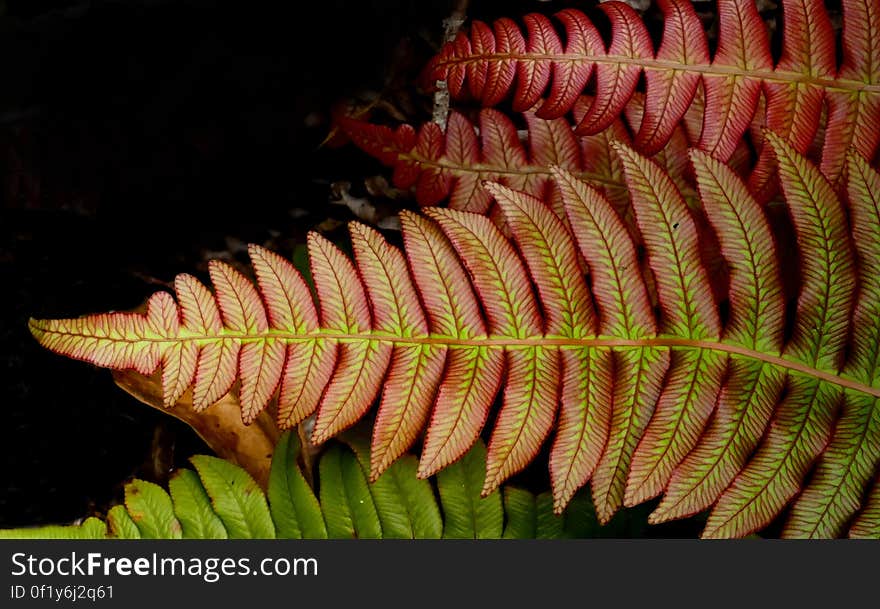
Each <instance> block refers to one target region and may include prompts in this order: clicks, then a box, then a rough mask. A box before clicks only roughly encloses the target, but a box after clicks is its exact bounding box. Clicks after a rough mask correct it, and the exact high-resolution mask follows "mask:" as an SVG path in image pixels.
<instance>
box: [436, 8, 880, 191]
mask: <svg viewBox="0 0 880 609" xmlns="http://www.w3.org/2000/svg"><path fill="white" fill-rule="evenodd" d="M658 5H659V7H660V9H661V10H662V11H663V14H664V18H665V20H664V30H663V39H662V43H661V44H660V46H659V48H658V49H657V51H656V53H655V52H654V49H653V47H652V44H651V42H650V38H649V36H648V33H647V30H646V29H645V26H644V25H643V23H642V21H641V20H640V19H639V17H638V16H637V14H636V13H635V12H634V11H633V10H632V9H630V8H629V7H628V6H627V5H625V4H622V3H618V2H606V3H603V4H601V5H600V8H601V9H602V10H603V11H604V12H605V14H606V15H607V16H608V18H609V19H610V21H611V40H610V44H609V45H608V46H607V48H606V46H605V44H604V41H603V40H602V39H601V37H600V35H599V33H598V31H597V30H596V27H595V26H594V25H593V23H592V21H591V20H590V19H589V18H588V17H587V16H586V15H585V14H584V13H582V12H580V11H577V10H573V9H566V10H563V11H561V12H560V13H558V14H557V15H556V19H557V21H558V22H559V24H560V26H561V29H562V30H563V31H564V34H565V40H566V44H565V46H564V47H563V44H562V42H561V40H560V36H559V34H558V33H557V31H556V29H555V26H554V24H553V23H552V22H551V21H550V19H548V18H547V17H544V16H542V15H538V14H533V15H527V16H526V17H525V18H524V19H523V23H524V25H525V30H526V31H525V34H523V32H522V31H521V30H520V28H519V27H518V26H516V25H515V24H514V23H513V22H512V21H510V20H508V19H502V20H499V21H498V22H496V23H495V25H494V27H493V28H492V29H490V28H489V27H488V26H486V25H485V24H483V23H479V22H475V23H474V24H473V25H472V26H471V32H470V36H468V35H467V34H466V33H461V34H459V36H458V38H457V39H456V40H454V41H453V42H450V43H448V44H447V45H446V46H445V47H444V48H443V49H442V50H441V51H440V53H439V54H438V55H437V57H435V58H434V60H433V61H432V62H431V67H430V69H431V73H432V76H433V78H436V79H439V80H445V81H446V82H447V83H448V86H449V90H450V92H451V94H452V96H453V97H456V98H460V97H462V96H464V95H466V94H469V95H471V96H473V97H475V98H476V99H478V100H479V101H480V102H481V103H482V104H483V105H487V106H488V105H494V104H496V103H498V102H499V101H500V100H502V99H504V98H505V97H506V96H507V94H508V93H509V91H510V90H513V106H514V108H515V109H517V110H521V111H524V110H526V109H528V108H531V107H532V106H533V105H535V104H537V103H538V102H539V101H541V97H543V96H544V95H547V98H546V100H544V101H543V102H542V103H541V105H540V107H539V108H538V110H537V116H539V117H541V118H545V119H553V118H558V117H560V116H562V115H563V114H564V113H566V112H567V111H568V110H570V109H571V108H572V106H573V104H574V102H575V100H576V99H577V98H578V96H579V95H580V94H581V93H582V92H584V90H585V87H586V86H587V84H588V83H589V82H591V79H592V81H593V82H594V83H595V84H594V87H595V93H594V96H595V97H594V101H593V103H592V105H591V107H590V108H589V110H588V111H587V112H586V113H585V115H584V116H583V118H582V119H581V120H580V122H579V124H578V127H577V133H579V134H596V133H599V132H600V131H602V130H603V129H605V128H606V127H608V126H609V125H610V124H611V123H612V122H613V121H614V120H615V119H616V118H617V117H618V116H619V115H620V113H621V112H622V111H623V109H624V107H625V105H626V104H627V102H628V101H629V100H630V98H631V97H632V95H633V93H634V92H635V90H636V85H637V82H638V78H639V75H640V74H641V73H642V72H644V74H645V80H646V91H645V106H644V109H645V111H644V118H643V120H642V122H641V124H640V125H639V127H638V134H637V136H636V138H635V145H636V148H638V149H639V150H640V151H641V152H643V153H645V154H649V155H650V154H654V153H656V152H657V151H659V150H660V149H661V148H662V147H663V146H664V145H665V144H666V142H667V141H668V140H669V138H670V136H671V134H672V131H673V129H674V128H675V126H676V125H677V124H678V122H679V121H680V120H681V119H682V118H683V117H684V116H685V113H686V112H687V110H688V107H689V106H690V105H691V103H692V101H693V99H694V96H695V94H696V93H697V91H698V87H699V85H700V83H702V86H703V88H704V90H705V111H704V114H703V121H702V131H701V135H700V141H699V147H700V148H701V149H702V150H704V151H706V152H708V153H710V154H711V155H712V156H715V157H717V158H719V159H721V160H723V161H727V160H729V159H730V158H731V155H733V153H734V150H735V149H736V147H737V145H738V143H739V141H740V139H741V137H742V136H743V134H744V133H745V132H746V130H747V129H748V128H749V125H750V123H751V122H752V120H753V117H755V113H756V111H757V110H758V108H759V98H760V94H761V92H762V91H763V94H764V97H765V98H766V103H764V104H763V113H764V114H763V116H762V117H761V119H762V123H763V124H764V125H765V126H766V127H768V128H769V129H770V130H771V131H773V132H775V133H777V134H779V135H780V136H782V137H783V138H785V139H786V140H787V141H788V142H790V143H791V144H792V145H793V146H794V148H795V150H796V151H797V152H799V153H801V154H805V153H806V152H807V151H808V149H809V148H810V145H811V143H812V142H813V139H814V136H815V135H816V133H817V131H819V130H820V127H822V129H821V131H822V132H823V133H824V143H823V145H822V153H821V169H822V172H823V173H824V175H825V176H826V177H827V178H828V180H829V181H830V182H831V183H832V185H836V184H837V182H838V181H839V179H840V177H841V175H842V174H843V169H844V165H845V157H846V152H847V150H848V149H849V148H851V147H852V148H855V150H856V151H857V152H858V153H859V154H860V155H861V156H862V157H864V158H866V159H873V157H874V154H875V153H876V152H877V148H878V144H880V1H878V0H869V1H867V2H862V1H859V0H843V2H842V6H843V33H842V35H841V43H842V46H843V60H842V62H841V64H840V65H839V66H838V65H837V60H836V51H835V40H834V34H833V30H832V27H831V21H830V18H829V15H828V12H827V11H826V9H825V7H824V4H823V3H822V1H821V0H783V2H782V7H783V42H782V54H781V57H780V58H779V60H778V61H777V62H776V63H775V65H774V62H773V59H772V56H771V53H770V42H769V37H768V34H767V31H766V28H765V26H764V23H763V22H762V21H761V19H760V17H759V16H758V12H757V8H756V6H755V3H754V2H753V0H718V14H719V29H718V32H719V35H718V48H717V50H716V51H715V53H714V56H713V57H711V58H710V56H709V51H708V45H707V42H706V36H705V33H704V31H703V27H702V25H701V23H700V21H699V19H698V18H697V16H696V13H695V12H694V9H693V7H692V5H691V3H690V2H688V1H686V0H658ZM489 74H491V75H493V77H492V78H488V77H484V75H489ZM825 104H827V107H828V111H827V113H826V114H825V118H824V122H823V107H824V105H825ZM773 161H774V157H773V154H772V153H771V151H770V149H769V148H767V147H764V146H762V148H761V155H760V158H759V161H758V164H757V166H756V167H755V170H754V172H753V174H752V176H751V179H750V187H751V189H752V191H753V192H755V193H758V194H759V195H760V196H761V198H765V196H766V195H767V193H768V192H769V190H768V189H769V188H771V183H770V178H771V177H772V176H773V175H774V167H775V165H774V163H773Z"/></svg>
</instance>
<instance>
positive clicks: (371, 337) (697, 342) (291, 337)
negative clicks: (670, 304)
mask: <svg viewBox="0 0 880 609" xmlns="http://www.w3.org/2000/svg"><path fill="white" fill-rule="evenodd" d="M38 323H39V322H36V323H35V322H34V321H33V320H32V321H31V329H32V331H34V332H36V333H38V334H53V335H56V336H71V337H76V338H84V339H93V340H107V341H113V342H126V343H179V342H188V341H191V342H195V343H197V344H206V343H212V342H216V341H225V340H239V341H241V342H242V343H246V342H257V341H265V340H269V339H276V340H283V341H286V342H292V343H300V342H308V341H318V340H335V341H338V342H360V341H376V342H382V343H391V344H392V345H440V346H445V347H448V348H450V349H462V348H475V347H498V348H506V349H511V348H513V349H516V348H535V347H572V348H584V349H586V348H590V347H593V348H596V349H612V348H617V349H627V348H642V347H653V348H678V349H706V350H710V351H719V352H723V353H727V354H730V355H737V356H741V357H745V358H748V359H752V360H757V361H761V362H766V363H769V364H772V365H774V366H777V367H779V368H783V369H785V370H788V371H791V372H795V373H800V374H803V375H805V376H810V377H813V378H816V379H819V380H822V381H825V382H827V383H830V384H832V385H838V386H840V387H844V388H847V389H851V390H853V391H857V392H859V393H864V394H867V395H871V396H874V397H880V387H873V386H871V385H868V384H866V383H863V382H860V381H858V380H855V379H854V378H851V377H849V376H840V375H838V374H835V373H833V372H828V371H826V370H821V369H818V368H814V367H812V366H809V365H807V364H804V363H802V362H799V361H796V360H792V359H790V358H786V357H783V356H781V355H774V354H771V353H763V352H760V351H755V350H753V349H749V348H747V347H744V346H742V345H739V344H737V343H733V342H724V341H713V340H706V339H691V338H682V337H678V336H654V337H649V338H619V337H607V336H596V337H588V338H569V337H563V336H533V337H526V338H513V337H508V336H496V335H493V336H486V337H471V338H458V337H450V336H441V335H436V334H429V335H424V336H395V335H391V334H387V333H380V332H370V333H360V334H357V333H345V332H338V331H329V332H322V331H318V332H314V333H308V334H295V333H290V332H285V331H282V330H273V329H269V330H267V331H265V332H262V333H257V334H246V333H242V332H230V331H225V332H222V333H220V334H216V335H212V336H205V335H197V336H186V335H184V336H177V337H171V338H167V337H158V336H157V337H134V338H111V337H107V336H96V335H87V334H77V333H73V332H58V331H56V330H52V329H42V328H40V326H39V325H38ZM181 330H183V329H182V328H181Z"/></svg>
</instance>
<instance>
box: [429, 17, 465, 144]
mask: <svg viewBox="0 0 880 609" xmlns="http://www.w3.org/2000/svg"><path fill="white" fill-rule="evenodd" d="M468 2H469V0H456V2H455V6H453V8H452V14H450V15H449V17H447V18H446V19H444V20H443V42H452V40H454V39H455V36H456V34H458V31H459V30H460V29H461V26H462V25H463V24H464V21H465V19H466V18H467V7H468ZM434 86H435V87H436V90H435V91H434V109H433V112H432V114H431V120H432V121H433V122H435V123H437V124H438V125H440V128H441V129H443V130H444V131H445V130H446V119H447V118H448V117H449V89H448V88H447V86H446V81H445V80H438V81H436V82H435V83H434Z"/></svg>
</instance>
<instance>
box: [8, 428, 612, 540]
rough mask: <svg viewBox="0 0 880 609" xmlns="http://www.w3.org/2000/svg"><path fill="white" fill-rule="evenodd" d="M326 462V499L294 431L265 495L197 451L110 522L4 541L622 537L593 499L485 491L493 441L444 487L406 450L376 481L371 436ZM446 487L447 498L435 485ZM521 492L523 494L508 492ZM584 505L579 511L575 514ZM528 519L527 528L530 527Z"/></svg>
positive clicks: (136, 494)
mask: <svg viewBox="0 0 880 609" xmlns="http://www.w3.org/2000/svg"><path fill="white" fill-rule="evenodd" d="M344 442H345V444H347V445H348V446H345V445H344V444H339V443H334V444H333V445H332V446H331V447H330V448H329V449H328V450H327V451H325V452H324V453H323V454H322V455H321V457H320V460H319V462H318V474H319V479H318V480H317V484H318V486H319V487H320V495H321V498H320V500H319V499H318V498H317V497H316V496H315V493H314V491H313V490H312V488H311V487H310V486H309V485H308V484H307V483H306V481H305V478H304V477H303V473H302V470H301V469H300V466H299V464H298V462H297V459H298V457H299V451H300V446H299V441H298V440H297V438H296V435H295V434H291V433H285V434H283V435H282V436H281V438H280V439H279V442H278V446H277V447H276V449H275V452H274V455H273V458H272V476H271V478H270V480H269V488H268V492H267V494H263V491H262V490H261V489H260V488H259V487H258V486H257V484H256V483H255V482H254V480H253V479H252V478H251V477H250V476H249V475H248V474H247V472H245V471H244V470H243V469H241V468H239V467H238V466H236V465H233V464H232V463H229V462H227V461H224V460H222V459H217V458H216V457H209V456H206V455H196V456H194V457H192V459H191V462H192V464H193V466H194V467H195V471H193V470H189V469H178V470H175V472H174V474H173V475H172V478H171V480H170V481H169V484H168V492H166V491H165V489H163V488H162V487H160V486H158V485H156V484H153V483H151V482H146V481H144V480H137V479H135V480H132V481H130V482H128V483H127V484H126V485H125V502H124V503H122V504H119V505H115V506H113V507H112V508H111V509H110V510H109V511H108V513H107V518H106V523H105V522H103V521H101V520H100V519H99V518H97V517H94V516H92V517H89V518H87V519H85V520H84V521H83V523H82V524H78V525H69V526H44V527H34V528H21V529H6V530H0V539H51V538H59V539H103V538H108V537H109V538H116V539H181V538H183V539H227V538H233V539H242V538H255V537H256V538H275V537H278V538H280V539H327V538H328V537H330V538H336V539H351V538H353V537H356V538H368V537H374V538H381V539H439V538H440V537H446V538H456V539H466V538H470V539H485V538H501V537H502V530H503V531H504V534H503V537H505V538H517V539H529V538H561V537H597V536H599V535H608V534H611V535H618V536H619V534H620V533H618V532H617V530H618V528H619V527H617V526H614V527H606V528H604V529H603V528H602V527H600V526H599V525H598V522H597V521H596V519H595V516H593V515H592V508H591V506H590V505H589V501H588V500H586V499H585V498H583V497H580V498H579V500H578V501H577V504H575V503H573V504H572V506H571V507H570V508H569V510H568V511H567V512H566V513H565V514H563V515H561V516H558V515H556V514H554V513H553V508H552V505H551V503H550V502H549V501H548V497H547V494H546V493H544V494H542V495H538V496H537V497H536V496H535V495H533V494H532V493H530V492H528V491H526V490H522V489H518V488H515V487H506V488H504V489H503V493H504V497H505V501H504V502H503V503H502V493H501V492H495V493H492V494H491V495H490V496H489V497H486V498H481V497H480V489H481V488H482V484H483V483H482V479H483V475H484V472H485V468H486V448H485V446H484V445H483V444H482V443H481V442H478V443H477V444H475V445H474V447H473V448H472V449H471V450H470V451H468V453H467V454H466V455H465V456H464V457H463V458H462V459H461V460H460V461H459V462H458V463H456V464H455V465H453V466H451V467H448V468H446V469H445V470H443V472H442V474H441V475H440V476H439V477H438V478H437V481H436V486H437V488H436V489H435V487H434V486H433V484H432V483H431V482H430V481H428V480H422V479H419V478H418V477H416V459H415V457H413V456H412V455H406V456H405V457H403V458H402V459H400V460H398V461H397V462H395V463H394V465H393V466H391V467H390V468H389V469H388V471H386V472H385V473H384V474H383V475H382V476H381V477H379V478H378V479H377V480H376V481H375V482H372V483H368V482H367V479H366V475H367V472H368V471H369V467H370V462H371V457H370V454H369V445H368V442H363V441H362V439H361V438H360V436H359V435H358V434H356V433H347V434H346V435H345V438H344ZM438 490H439V498H440V499H439V501H438V500H437V499H436V498H435V492H436V491H438ZM511 497H515V498H516V501H513V500H509V499H508V498H511ZM574 510H577V512H578V514H576V515H575V514H573V513H572V512H573V511H574ZM527 524H528V525H529V526H526V525H527Z"/></svg>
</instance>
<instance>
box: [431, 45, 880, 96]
mask: <svg viewBox="0 0 880 609" xmlns="http://www.w3.org/2000/svg"><path fill="white" fill-rule="evenodd" d="M486 61H493V62H498V61H535V62H537V61H550V62H552V63H563V62H568V63H574V64H584V63H593V64H596V65H609V66H612V67H614V66H620V65H633V66H638V67H640V68H642V69H643V70H659V71H671V70H680V71H685V72H695V73H698V74H708V75H714V76H730V77H736V76H740V77H743V78H747V79H749V80H760V81H763V82H769V83H774V82H775V83H782V84H807V85H814V86H817V87H821V88H823V89H825V90H828V91H851V92H853V91H855V92H858V91H865V92H871V93H878V94H880V84H874V83H866V82H860V81H856V80H850V79H847V78H820V77H816V76H812V75H811V74H807V73H803V72H792V71H789V70H744V69H743V68H741V67H739V66H730V65H728V66H725V65H715V64H687V63H682V62H680V61H671V60H668V59H655V58H638V57H626V56H622V55H606V56H604V57H585V56H583V55H579V54H572V53H489V54H486V53H483V54H479V55H468V56H467V57H449V58H444V59H442V60H441V61H439V62H438V63H437V66H436V69H438V70H439V69H441V68H442V67H443V66H446V65H458V64H465V65H466V64H469V63H478V62H486Z"/></svg>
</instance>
